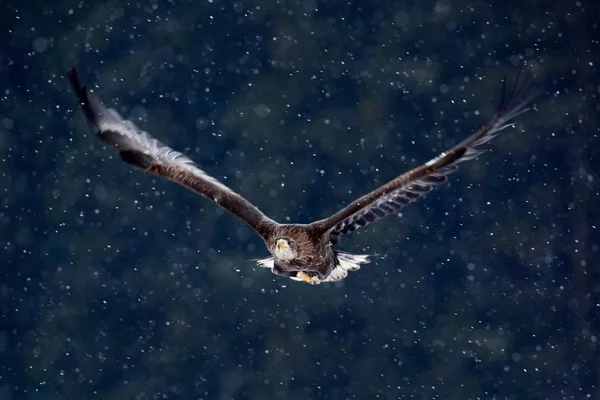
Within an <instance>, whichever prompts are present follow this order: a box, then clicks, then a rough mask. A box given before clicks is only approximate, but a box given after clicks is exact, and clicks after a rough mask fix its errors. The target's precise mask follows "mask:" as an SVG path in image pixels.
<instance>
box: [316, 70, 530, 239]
mask: <svg viewBox="0 0 600 400" xmlns="http://www.w3.org/2000/svg"><path fill="white" fill-rule="evenodd" d="M539 73H540V70H539V69H527V70H526V71H525V72H523V73H521V71H519V74H518V75H517V78H516V80H515V84H514V86H513V89H512V93H511V94H510V96H509V97H508V99H506V98H505V94H506V84H504V85H503V90H502V99H501V102H500V107H499V109H498V111H497V112H496V114H495V115H494V118H492V120H491V121H490V122H489V123H488V124H486V125H485V126H483V127H482V128H481V129H479V130H478V131H477V132H475V133H474V134H472V135H471V136H469V137H468V138H467V139H465V140H463V141H462V142H461V143H459V144H458V145H456V146H454V147H453V148H451V149H450V150H448V151H446V152H445V153H442V154H440V155H439V156H438V157H436V158H434V159H432V160H430V161H429V162H427V163H425V164H423V165H421V166H420V167H417V168H415V169H413V170H411V171H408V172H406V173H405V174H403V175H400V176H399V177H397V178H396V179H394V180H392V181H390V182H388V183H386V184H385V185H383V186H381V187H380V188H378V189H376V190H374V191H373V192H371V193H369V194H367V195H365V196H363V197H361V198H359V199H357V200H355V201H354V202H352V204H350V205H348V206H347V207H346V208H344V209H343V210H341V211H339V212H337V213H336V214H334V215H332V216H331V217H329V218H327V219H324V220H321V221H317V222H315V224H316V225H319V226H320V227H321V228H322V229H324V230H330V229H331V235H332V237H333V238H335V237H336V236H338V235H345V234H348V233H352V232H354V231H355V230H357V229H359V228H361V227H364V226H366V225H368V224H369V223H371V222H374V221H376V220H378V219H380V218H383V217H385V216H386V215H390V214H394V213H396V212H397V211H398V210H399V209H400V208H402V207H405V206H407V205H408V204H410V203H412V202H413V201H415V200H417V199H420V198H421V197H423V196H425V195H426V194H427V193H429V192H430V191H431V190H432V189H433V188H434V187H436V186H440V185H443V184H444V183H446V182H447V181H448V175H449V174H451V173H452V172H454V171H456V170H457V169H458V164H460V163H461V162H464V161H468V160H472V159H474V158H476V157H477V156H478V155H480V154H481V153H483V152H485V150H486V149H485V148H486V146H485V145H486V144H487V143H488V142H489V141H490V140H491V139H493V138H494V137H496V136H498V135H499V134H500V133H501V132H502V131H503V130H504V129H506V128H508V127H509V126H512V125H513V122H512V121H513V120H514V119H515V118H516V117H517V116H519V115H521V114H523V113H524V112H526V111H528V110H529V108H527V105H528V104H529V102H530V101H531V100H532V99H533V98H534V97H535V95H536V92H535V91H533V90H531V88H532V84H533V82H534V81H535V80H536V78H537V77H538V76H539Z"/></svg>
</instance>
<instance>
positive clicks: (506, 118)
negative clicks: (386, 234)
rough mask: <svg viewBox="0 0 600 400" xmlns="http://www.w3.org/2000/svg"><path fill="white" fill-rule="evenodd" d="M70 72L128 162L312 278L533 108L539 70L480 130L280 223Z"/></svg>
mask: <svg viewBox="0 0 600 400" xmlns="http://www.w3.org/2000/svg"><path fill="white" fill-rule="evenodd" d="M67 75H68V77H69V80H70V82H71V86H72V87H73V90H74V92H75V94H76V95H77V97H78V99H79V102H80V104H81V107H82V109H83V111H84V114H85V116H86V119H87V121H88V123H89V125H90V127H91V129H92V131H93V132H94V134H96V136H98V137H99V138H100V139H101V140H102V141H104V142H105V143H106V144H107V145H109V146H110V147H112V148H113V149H114V150H115V151H117V152H118V153H119V155H120V156H121V158H122V159H123V161H125V162H126V163H128V164H130V165H132V166H134V167H136V168H139V169H142V170H144V171H146V172H148V173H152V174H155V175H158V176H162V177H165V178H167V179H170V180H172V181H174V182H177V183H179V184H181V185H183V186H185V187H187V188H188V189H191V190H193V191H195V192H196V193H198V194H200V195H202V196H204V197H206V198H207V199H209V200H211V201H212V202H214V203H215V204H217V205H219V206H221V207H223V208H224V209H226V210H227V211H229V212H230V213H232V214H233V215H235V216H236V217H238V218H239V219H241V220H242V221H244V222H245V223H247V224H248V225H249V226H251V227H252V228H253V229H254V230H255V231H256V232H257V233H258V234H259V235H260V236H261V237H262V238H263V240H264V241H265V244H266V246H267V249H268V250H269V252H270V253H271V255H272V257H268V258H264V259H260V260H257V264H258V265H259V266H262V267H267V268H270V269H271V271H272V272H273V273H275V274H277V275H282V276H287V277H289V278H291V279H294V280H301V281H307V282H309V283H312V284H319V283H321V282H331V281H339V280H341V279H343V278H345V277H346V276H347V275H348V272H349V271H355V270H358V269H359V268H360V265H361V264H365V263H368V262H369V259H368V256H367V255H356V254H350V253H346V252H342V251H339V250H335V249H334V248H333V246H335V245H336V244H337V243H338V242H339V240H340V237H341V236H342V235H346V234H349V233H352V232H354V231H355V230H357V229H360V228H361V227H364V226H365V225H367V224H369V223H372V222H374V221H376V220H378V219H380V218H383V217H385V216H387V215H391V214H395V213H396V212H397V211H398V210H399V209H400V208H402V207H404V206H406V205H408V204H410V203H412V202H413V201H415V200H417V199H419V198H421V197H423V196H425V195H426V194H427V193H429V192H430V191H431V190H432V189H433V188H434V187H436V186H440V185H442V184H444V183H446V182H447V180H448V175H449V174H450V173H452V172H454V171H456V170H457V168H458V164H459V163H461V162H463V161H468V160H472V159H474V158H475V157H477V156H478V155H479V154H481V153H482V152H483V151H485V147H486V146H485V145H486V144H487V143H488V142H489V141H490V140H491V139H493V138H494V137H495V136H497V135H498V134H500V133H501V132H502V131H503V130H504V129H505V128H507V127H509V126H511V125H512V124H513V122H512V121H513V120H514V118H515V117H517V116H519V115H521V114H522V113H524V112H526V111H527V110H528V108H526V107H527V105H528V103H529V102H530V101H531V100H532V98H533V97H534V94H533V93H532V92H531V90H530V88H531V85H532V83H533V82H534V80H535V78H536V76H537V72H530V73H525V74H524V75H521V74H519V76H518V77H517V79H516V82H515V84H514V87H513V89H512V93H511V94H510V96H509V97H508V98H507V99H504V91H503V96H502V103H501V105H500V108H499V110H498V111H497V113H496V115H495V116H494V117H493V118H492V120H491V121H490V122H489V123H488V124H486V125H484V126H483V127H482V128H481V129H479V130H478V131H477V132H475V133H474V134H472V135H471V136H469V137H468V138H467V139H465V140H463V141H462V142H461V143H459V144H458V145H456V146H454V147H453V148H451V149H450V150H448V151H446V152H444V153H442V154H441V155H439V156H438V157H436V158H434V159H432V160H430V161H428V162H427V163H425V164H423V165H421V166H419V167H417V168H415V169H413V170H411V171H408V172H406V173H404V174H402V175H400V176H398V177H397V178H395V179H393V180H391V181H390V182H388V183H386V184H385V185H383V186H381V187H379V188H378V189H376V190H374V191H372V192H371V193H368V194H366V195H365V196H363V197H361V198H359V199H357V200H355V201H354V202H352V203H350V204H349V205H348V206H347V207H345V208H344V209H342V210H340V211H339V212H337V213H336V214H334V215H332V216H330V217H329V218H326V219H323V220H320V221H316V222H313V223H311V224H279V223H277V222H275V221H273V220H272V219H270V218H268V217H267V216H265V215H264V214H263V213H262V212H261V211H260V210H258V209H257V208H256V207H254V206H253V205H252V204H251V203H250V202H248V201H247V200H246V199H244V198H243V197H242V196H240V195H239V194H237V193H235V192H233V191H232V190H231V189H229V188H228V187H227V186H225V185H223V184H222V183H221V182H219V181H217V180H216V179H214V178H213V177H211V176H209V175H207V174H206V173H205V172H204V171H203V170H201V169H200V168H199V167H198V166H197V165H196V164H195V163H194V162H193V161H192V160H190V159H189V158H187V157H186V156H185V155H183V154H182V153H179V152H177V151H175V150H172V149H170V148H169V147H167V146H165V145H164V144H162V143H161V142H159V141H158V140H156V139H154V138H152V137H151V136H150V135H149V134H147V133H146V132H144V131H142V130H140V129H139V128H137V127H136V126H135V125H134V124H133V123H132V122H131V121H127V120H124V119H123V118H121V116H120V115H119V114H118V113H117V112H116V111H115V110H113V109H107V108H106V107H105V106H104V105H103V104H102V102H101V101H100V100H99V99H98V98H97V97H96V96H94V95H92V94H91V93H89V92H88V91H87V90H86V88H85V87H84V86H83V85H82V84H81V82H80V81H79V74H78V73H77V70H76V69H75V68H71V69H70V70H69V71H68V72H67Z"/></svg>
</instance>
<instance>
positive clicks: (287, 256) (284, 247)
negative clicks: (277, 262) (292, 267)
mask: <svg viewBox="0 0 600 400" xmlns="http://www.w3.org/2000/svg"><path fill="white" fill-rule="evenodd" d="M275 255H276V256H277V257H278V258H281V259H283V260H291V259H292V258H294V257H295V251H294V250H293V249H292V245H291V243H290V242H289V241H288V240H287V239H277V241H276V242H275Z"/></svg>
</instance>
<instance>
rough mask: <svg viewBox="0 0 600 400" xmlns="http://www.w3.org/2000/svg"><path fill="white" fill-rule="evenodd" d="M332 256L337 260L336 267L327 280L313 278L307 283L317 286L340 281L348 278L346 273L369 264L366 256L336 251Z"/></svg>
mask: <svg viewBox="0 0 600 400" xmlns="http://www.w3.org/2000/svg"><path fill="white" fill-rule="evenodd" d="M334 254H335V257H336V259H337V265H336V267H335V268H334V269H333V271H331V273H330V274H329V275H328V276H327V278H325V279H323V280H321V279H319V277H317V276H315V277H313V278H312V279H311V281H310V282H309V283H311V284H313V285H318V284H320V283H323V282H337V281H341V280H342V279H344V278H345V277H347V276H348V272H350V271H358V270H359V269H360V265H361V264H368V263H370V262H371V260H369V257H370V256H369V255H368V254H351V253H346V252H344V251H338V250H334Z"/></svg>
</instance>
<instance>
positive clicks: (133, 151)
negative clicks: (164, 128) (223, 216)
mask: <svg viewBox="0 0 600 400" xmlns="http://www.w3.org/2000/svg"><path fill="white" fill-rule="evenodd" d="M67 76H68V78H69V81H70V82H71V86H72V87H73V91H74V92H75V94H76V95H77V98H78V99H79V103H80V104H81V108H82V109H83V112H84V114H85V117H86V119H87V121H88V124H89V125H90V128H91V129H92V131H93V132H94V134H95V135H96V136H98V137H99V138H100V139H101V140H102V141H103V142H104V143H106V144H107V145H109V146H110V147H112V148H113V149H114V150H116V151H117V152H118V153H119V155H120V156H121V158H122V159H123V161H125V162H126V163H127V164H131V165H133V166H134V167H137V168H139V169H142V170H144V171H146V172H149V173H152V174H155V175H159V176H162V177H165V178H167V179H170V180H172V181H174V182H177V183H179V184H181V185H183V186H185V187H187V188H188V189H191V190H193V191H194V192H196V193H199V194H201V195H202V196H204V197H206V198H207V199H209V200H211V201H213V202H214V203H216V204H217V205H219V206H221V207H223V208H224V209H226V210H227V211H229V212H230V213H232V214H233V215H235V216H236V217H238V218H239V219H241V220H242V221H244V222H246V223H247V224H248V225H250V226H251V227H252V228H253V229H254V230H255V231H256V232H257V233H258V234H259V235H261V236H262V237H266V236H267V235H268V234H269V233H270V232H271V230H272V227H273V226H275V225H276V222H275V221H273V220H271V219H269V218H268V217H266V216H265V215H264V214H263V213H262V212H261V211H260V210H259V209H258V208H256V207H254V206H253V205H252V204H251V203H250V202H249V201H247V200H246V199H244V198H243V197H242V196H240V195H239V194H237V193H235V192H234V191H232V190H231V189H229V188H228V187H227V186H225V185H223V184H222V183H221V182H219V181H218V180H216V179H215V178H213V177H211V176H209V175H207V174H206V173H205V172H204V171H202V170H201V169H200V168H198V166H196V164H195V163H194V162H193V161H192V160H190V159H189V158H188V157H186V156H185V155H183V154H181V153H179V152H177V151H175V150H173V149H171V148H169V147H167V146H165V145H164V144H162V143H161V142H159V141H158V140H156V139H154V138H153V137H151V136H150V135H149V134H148V133H146V132H144V131H142V130H140V129H139V128H137V127H136V126H135V125H134V124H133V123H132V122H131V121H128V120H124V119H123V118H122V117H121V116H120V115H119V114H118V113H117V112H116V111H115V110H113V109H112V108H106V107H105V106H104V104H102V102H101V101H100V100H99V99H98V98H97V97H96V96H94V95H93V94H91V93H89V92H88V91H87V89H86V88H85V86H83V85H82V84H81V82H80V81H79V74H78V72H77V69H76V68H75V67H72V68H71V69H69V70H68V71H67Z"/></svg>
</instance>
